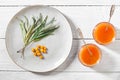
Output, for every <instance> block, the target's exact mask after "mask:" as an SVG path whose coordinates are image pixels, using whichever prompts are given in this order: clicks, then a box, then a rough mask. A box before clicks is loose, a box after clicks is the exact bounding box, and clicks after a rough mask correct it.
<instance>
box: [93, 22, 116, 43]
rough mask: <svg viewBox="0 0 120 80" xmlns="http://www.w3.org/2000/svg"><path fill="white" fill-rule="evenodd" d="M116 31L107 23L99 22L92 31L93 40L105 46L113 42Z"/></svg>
mask: <svg viewBox="0 0 120 80" xmlns="http://www.w3.org/2000/svg"><path fill="white" fill-rule="evenodd" d="M115 37H116V30H115V28H114V26H113V25H112V24H111V23H109V22H100V23H98V24H97V25H96V27H95V28H94V29H93V38H94V40H95V41H96V42H97V43H99V44H102V45H106V44H109V43H111V42H112V41H114V40H115Z"/></svg>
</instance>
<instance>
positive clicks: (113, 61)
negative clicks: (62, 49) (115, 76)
mask: <svg viewBox="0 0 120 80" xmlns="http://www.w3.org/2000/svg"><path fill="white" fill-rule="evenodd" d="M86 42H87V43H95V44H96V45H98V44H97V43H96V42H95V41H94V40H86ZM73 43H74V44H73V47H72V50H71V52H70V55H69V57H68V58H67V60H66V61H65V62H64V63H63V64H62V65H61V66H60V67H59V68H58V69H56V70H55V71H73V72H74V71H78V72H89V71H90V72H96V71H97V72H120V64H119V63H120V59H119V58H120V55H119V53H120V49H119V45H120V40H116V41H114V42H113V43H111V44H110V45H107V46H102V45H98V46H99V47H100V48H101V50H102V59H101V62H100V63H99V64H98V65H96V66H94V67H91V68H90V67H85V66H83V65H82V64H81V63H80V62H79V60H78V56H77V55H78V52H79V49H80V47H81V46H82V45H83V43H82V42H79V40H74V41H73ZM0 44H1V45H2V47H1V48H0V53H1V54H0V70H1V71H7V70H8V71H11V70H13V71H16V70H17V71H24V70H22V69H21V68H19V67H18V66H16V65H15V64H14V63H13V62H12V60H11V59H10V58H9V56H8V53H7V50H6V48H5V41H4V39H0Z"/></svg>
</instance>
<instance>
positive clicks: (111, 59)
mask: <svg viewBox="0 0 120 80" xmlns="http://www.w3.org/2000/svg"><path fill="white" fill-rule="evenodd" d="M98 46H99V47H100V49H101V51H102V58H101V61H100V63H99V64H97V65H96V66H94V67H92V69H94V70H96V71H97V72H100V73H110V74H112V73H113V72H116V71H120V70H119V69H120V68H118V67H119V66H120V65H119V63H118V61H117V60H119V58H120V47H119V46H120V40H115V41H114V42H112V43H111V44H109V45H106V46H104V45H98Z"/></svg>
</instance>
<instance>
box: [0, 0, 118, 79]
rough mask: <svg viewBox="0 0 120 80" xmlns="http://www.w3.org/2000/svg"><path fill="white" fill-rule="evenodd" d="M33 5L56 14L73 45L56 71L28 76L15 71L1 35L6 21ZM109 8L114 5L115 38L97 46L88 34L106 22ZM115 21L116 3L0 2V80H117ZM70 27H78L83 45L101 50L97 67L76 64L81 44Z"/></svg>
mask: <svg viewBox="0 0 120 80" xmlns="http://www.w3.org/2000/svg"><path fill="white" fill-rule="evenodd" d="M35 4H43V5H50V6H52V7H54V8H56V9H58V10H60V11H61V12H62V13H63V14H64V15H65V16H66V17H67V19H68V21H69V22H70V25H71V26H72V29H74V30H73V35H74V38H73V39H74V40H73V43H74V45H73V47H72V50H71V53H70V55H69V57H68V58H67V60H66V61H65V62H64V63H63V64H62V65H61V66H60V67H59V68H57V69H56V70H54V71H52V72H48V73H31V72H28V71H25V70H23V69H21V68H19V67H18V66H17V65H16V64H14V63H13V61H12V60H11V59H10V57H9V55H8V53H7V50H6V47H5V31H6V28H7V24H8V22H9V21H10V19H11V18H12V17H13V16H14V15H15V14H16V13H17V12H18V11H20V10H21V9H22V8H24V7H26V6H29V5H35ZM112 4H115V5H117V7H116V10H115V14H114V15H113V17H112V19H111V23H112V24H114V25H115V28H116V30H117V38H116V40H115V41H114V42H113V43H112V44H110V45H106V46H102V45H98V44H97V43H96V42H95V41H94V40H93V38H92V30H93V28H94V26H95V25H96V24H97V23H99V22H102V21H108V17H109V9H110V5H112ZM119 17H120V3H119V0H66V1H65V0H24V1H23V0H0V44H1V46H0V80H8V79H9V80H16V79H17V80H26V79H28V80H40V79H41V80H48V79H51V80H56V79H57V80H63V79H65V80H79V79H80V80H94V79H95V80H96V79H97V80H120V64H119V63H120V49H119V45H120V37H119V36H120V27H119V26H120V21H119ZM73 27H76V28H77V27H80V29H81V30H82V32H83V34H84V37H85V40H86V42H87V43H95V44H96V45H98V46H99V47H100V48H101V50H102V59H101V62H100V63H99V64H98V65H96V66H94V67H85V66H83V65H82V64H81V63H80V62H79V60H78V56H77V55H78V52H79V50H80V47H81V46H82V45H83V43H82V42H81V39H80V38H78V35H76V31H75V30H76V28H73Z"/></svg>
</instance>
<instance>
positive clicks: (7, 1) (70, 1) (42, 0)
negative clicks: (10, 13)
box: [0, 0, 120, 5]
mask: <svg viewBox="0 0 120 80" xmlns="http://www.w3.org/2000/svg"><path fill="white" fill-rule="evenodd" d="M34 4H44V5H111V4H116V5H119V4H120V3H119V0H84V1H83V0H66V1H65V0H29V1H28V0H24V1H23V0H17V1H16V0H0V5H34Z"/></svg>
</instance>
